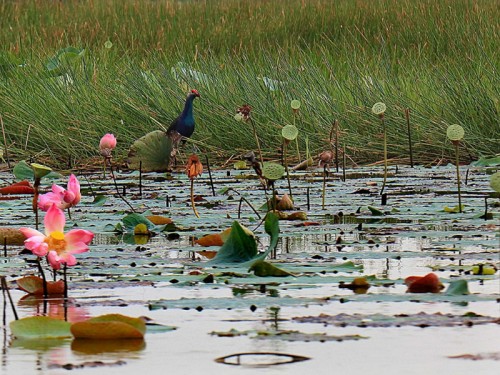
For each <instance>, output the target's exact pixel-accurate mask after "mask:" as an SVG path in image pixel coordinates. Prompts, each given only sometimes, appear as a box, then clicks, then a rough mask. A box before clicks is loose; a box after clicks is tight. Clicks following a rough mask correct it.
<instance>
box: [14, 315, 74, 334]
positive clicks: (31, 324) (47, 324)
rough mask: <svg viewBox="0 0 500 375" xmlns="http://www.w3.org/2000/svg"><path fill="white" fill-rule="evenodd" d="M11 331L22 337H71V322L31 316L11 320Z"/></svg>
mask: <svg viewBox="0 0 500 375" xmlns="http://www.w3.org/2000/svg"><path fill="white" fill-rule="evenodd" d="M9 326H10V331H11V332H12V334H13V335H14V337H17V338H20V339H32V340H45V339H59V338H65V337H71V332H70V326H71V323H68V322H65V321H64V320H59V319H54V318H49V317H47V316H30V317H28V318H23V319H19V320H14V321H12V322H10V324H9Z"/></svg>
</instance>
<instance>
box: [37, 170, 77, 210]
mask: <svg viewBox="0 0 500 375" xmlns="http://www.w3.org/2000/svg"><path fill="white" fill-rule="evenodd" d="M80 199H82V195H81V194H80V182H79V181H78V179H77V178H76V176H75V175H74V174H72V175H71V176H69V180H68V186H67V189H66V190H65V189H64V188H63V187H61V186H59V185H56V184H54V185H52V191H51V192H49V193H45V194H42V195H40V197H39V198H38V207H39V208H40V209H41V210H43V211H47V210H48V209H49V208H50V207H51V206H52V205H53V204H55V205H56V206H57V208H60V209H61V210H65V209H66V208H70V207H73V206H76V205H77V204H78V203H79V202H80Z"/></svg>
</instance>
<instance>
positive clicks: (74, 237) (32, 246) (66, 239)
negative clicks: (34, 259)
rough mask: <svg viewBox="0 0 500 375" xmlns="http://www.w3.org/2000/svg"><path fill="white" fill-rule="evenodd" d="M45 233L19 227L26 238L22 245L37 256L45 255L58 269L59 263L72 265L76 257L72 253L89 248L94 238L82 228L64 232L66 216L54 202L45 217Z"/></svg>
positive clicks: (81, 251)
mask: <svg viewBox="0 0 500 375" xmlns="http://www.w3.org/2000/svg"><path fill="white" fill-rule="evenodd" d="M43 223H44V225H45V234H43V233H41V232H39V231H37V230H36V229H31V228H20V229H19V230H20V231H21V232H22V233H23V234H24V236H25V237H26V240H25V241H24V246H25V247H26V248H27V249H28V250H31V252H32V253H33V254H35V255H37V256H39V257H43V256H46V255H47V259H48V261H49V263H50V265H51V266H52V268H53V269H55V270H58V269H60V268H61V264H66V265H68V266H74V265H75V264H76V258H75V256H74V255H73V254H79V253H84V252H86V251H88V250H89V247H88V245H89V244H90V242H91V241H92V239H93V238H94V233H92V232H90V231H88V230H83V229H72V230H70V231H69V232H68V233H66V234H64V225H65V224H66V218H65V217H64V212H63V211H61V210H60V209H59V208H57V206H56V205H55V204H53V205H52V206H50V208H49V210H48V211H47V214H46V215H45V218H44V219H43Z"/></svg>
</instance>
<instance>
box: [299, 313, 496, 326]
mask: <svg viewBox="0 0 500 375" xmlns="http://www.w3.org/2000/svg"><path fill="white" fill-rule="evenodd" d="M293 320H294V321H296V322H300V323H319V324H331V325H335V326H339V327H345V326H356V327H404V326H414V327H456V326H471V325H477V324H489V323H497V324H498V323H500V322H499V319H498V318H494V317H491V316H481V315H476V314H473V313H470V314H465V315H453V314H442V313H435V314H426V313H423V312H422V313H418V314H400V315H385V314H338V315H327V314H321V315H320V316H306V317H297V318H293Z"/></svg>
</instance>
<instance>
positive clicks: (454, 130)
mask: <svg viewBox="0 0 500 375" xmlns="http://www.w3.org/2000/svg"><path fill="white" fill-rule="evenodd" d="M464 135H465V131H464V128H462V127H461V126H460V125H458V124H453V125H450V126H448V129H446V136H447V137H448V139H449V140H451V141H460V140H461V139H462V138H463V137H464Z"/></svg>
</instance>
